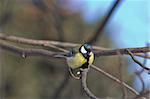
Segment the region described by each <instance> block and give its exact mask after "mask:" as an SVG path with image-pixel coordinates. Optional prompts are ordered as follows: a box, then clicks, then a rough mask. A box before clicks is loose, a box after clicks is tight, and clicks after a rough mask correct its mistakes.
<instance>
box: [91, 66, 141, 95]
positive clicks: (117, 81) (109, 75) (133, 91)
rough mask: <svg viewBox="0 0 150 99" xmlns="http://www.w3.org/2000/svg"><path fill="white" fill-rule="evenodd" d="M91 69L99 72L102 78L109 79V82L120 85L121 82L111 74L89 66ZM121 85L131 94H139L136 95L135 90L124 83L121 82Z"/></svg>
mask: <svg viewBox="0 0 150 99" xmlns="http://www.w3.org/2000/svg"><path fill="white" fill-rule="evenodd" d="M91 67H92V68H93V69H94V70H96V71H98V72H100V73H101V74H103V75H104V76H107V77H108V78H110V79H111V80H113V81H115V82H116V83H118V84H120V85H121V81H120V80H119V79H118V78H116V77H114V76H112V75H111V74H109V73H107V72H105V71H104V70H102V69H100V68H98V67H96V66H94V65H91ZM122 85H124V87H126V88H127V89H128V90H130V91H131V92H132V93H134V94H135V95H139V93H138V92H137V91H136V90H135V89H133V88H132V87H130V86H129V85H128V84H126V83H125V82H122Z"/></svg>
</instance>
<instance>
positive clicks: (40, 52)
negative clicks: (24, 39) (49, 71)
mask: <svg viewBox="0 0 150 99" xmlns="http://www.w3.org/2000/svg"><path fill="white" fill-rule="evenodd" d="M0 48H1V49H4V50H8V51H11V52H13V53H15V54H19V55H21V56H22V57H23V58H25V57H28V56H44V57H55V55H58V54H61V53H59V52H52V51H48V50H44V49H26V48H21V47H17V46H14V45H10V44H7V43H4V42H0Z"/></svg>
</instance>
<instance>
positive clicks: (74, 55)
mask: <svg viewBox="0 0 150 99" xmlns="http://www.w3.org/2000/svg"><path fill="white" fill-rule="evenodd" d="M66 59H67V63H68V66H69V67H70V68H71V69H76V68H82V69H86V68H89V66H90V65H91V64H92V63H93V61H94V53H93V52H92V46H91V45H90V44H87V43H85V44H83V45H81V46H79V47H76V48H74V49H73V50H72V51H71V52H70V53H69V54H68V55H67V57H66Z"/></svg>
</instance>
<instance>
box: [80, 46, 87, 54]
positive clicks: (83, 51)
mask: <svg viewBox="0 0 150 99" xmlns="http://www.w3.org/2000/svg"><path fill="white" fill-rule="evenodd" d="M81 53H83V54H85V53H87V51H86V50H85V48H84V46H82V47H81Z"/></svg>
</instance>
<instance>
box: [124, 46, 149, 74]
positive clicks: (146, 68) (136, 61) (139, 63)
mask: <svg viewBox="0 0 150 99" xmlns="http://www.w3.org/2000/svg"><path fill="white" fill-rule="evenodd" d="M126 51H127V52H128V54H129V55H130V56H131V58H132V60H133V61H134V62H135V63H137V64H138V65H139V66H141V67H142V68H143V69H145V70H147V71H148V72H149V73H150V68H148V67H146V66H144V65H143V64H142V63H141V62H139V61H138V60H137V59H135V57H134V55H133V54H132V52H131V51H130V50H129V49H126Z"/></svg>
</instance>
